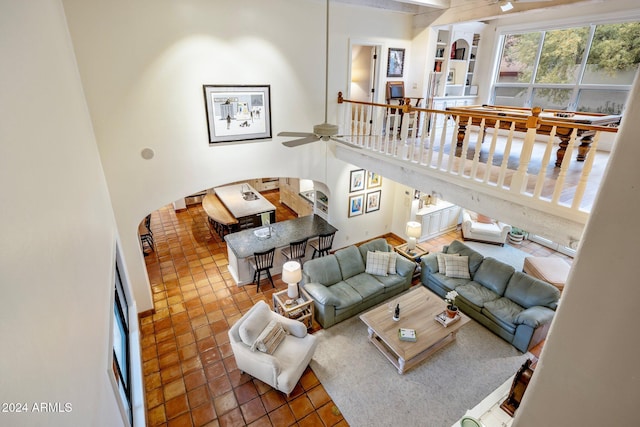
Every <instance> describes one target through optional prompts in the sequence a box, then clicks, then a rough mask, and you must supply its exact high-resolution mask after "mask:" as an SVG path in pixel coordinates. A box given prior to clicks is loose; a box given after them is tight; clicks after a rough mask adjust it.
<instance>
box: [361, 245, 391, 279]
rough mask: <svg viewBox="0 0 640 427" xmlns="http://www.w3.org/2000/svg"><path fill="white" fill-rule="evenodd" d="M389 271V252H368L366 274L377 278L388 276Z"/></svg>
mask: <svg viewBox="0 0 640 427" xmlns="http://www.w3.org/2000/svg"><path fill="white" fill-rule="evenodd" d="M387 271H389V252H371V251H368V252H367V268H366V269H365V273H368V274H373V275H375V276H387V275H388V273H387Z"/></svg>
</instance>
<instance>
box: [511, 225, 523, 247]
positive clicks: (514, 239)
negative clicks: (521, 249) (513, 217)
mask: <svg viewBox="0 0 640 427" xmlns="http://www.w3.org/2000/svg"><path fill="white" fill-rule="evenodd" d="M524 235H525V231H524V230H522V229H520V228H517V227H513V228H511V231H510V232H509V242H510V243H513V244H514V245H520V244H522V241H523V240H524Z"/></svg>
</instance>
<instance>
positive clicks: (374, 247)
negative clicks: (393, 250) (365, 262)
mask: <svg viewBox="0 0 640 427" xmlns="http://www.w3.org/2000/svg"><path fill="white" fill-rule="evenodd" d="M358 250H359V251H360V256H361V257H362V259H367V252H368V251H371V252H375V251H381V252H390V249H389V244H388V243H387V241H386V240H385V239H382V238H380V239H373V240H371V241H369V242H367V243H363V244H361V245H360V246H358Z"/></svg>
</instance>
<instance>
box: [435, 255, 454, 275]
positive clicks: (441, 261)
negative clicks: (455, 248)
mask: <svg viewBox="0 0 640 427" xmlns="http://www.w3.org/2000/svg"><path fill="white" fill-rule="evenodd" d="M456 256H460V254H443V253H439V254H437V255H436V259H437V260H438V271H439V272H440V273H442V274H444V273H445V271H447V267H446V265H445V264H444V259H445V258H446V257H456Z"/></svg>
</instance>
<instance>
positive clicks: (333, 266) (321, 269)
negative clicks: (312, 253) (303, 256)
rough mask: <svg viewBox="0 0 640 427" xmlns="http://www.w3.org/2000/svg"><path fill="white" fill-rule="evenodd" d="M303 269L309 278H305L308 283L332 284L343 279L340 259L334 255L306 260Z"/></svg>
mask: <svg viewBox="0 0 640 427" xmlns="http://www.w3.org/2000/svg"><path fill="white" fill-rule="evenodd" d="M302 271H303V272H304V274H305V276H307V278H308V280H307V279H305V282H306V283H322V284H323V285H325V286H331V285H333V284H334V283H338V282H339V281H341V280H342V274H341V272H340V265H338V259H337V258H336V257H335V256H333V255H329V256H325V257H320V258H315V259H312V260H309V261H307V262H305V263H304V265H303V267H302Z"/></svg>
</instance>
